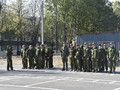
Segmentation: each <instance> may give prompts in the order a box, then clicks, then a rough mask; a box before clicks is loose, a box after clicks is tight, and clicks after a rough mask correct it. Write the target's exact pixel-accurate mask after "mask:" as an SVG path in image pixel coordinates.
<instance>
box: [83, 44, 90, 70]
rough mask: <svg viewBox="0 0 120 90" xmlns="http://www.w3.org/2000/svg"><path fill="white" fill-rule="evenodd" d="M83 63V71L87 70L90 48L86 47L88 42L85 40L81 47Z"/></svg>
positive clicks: (88, 68)
mask: <svg viewBox="0 0 120 90" xmlns="http://www.w3.org/2000/svg"><path fill="white" fill-rule="evenodd" d="M83 54H84V56H83V64H84V72H86V71H87V72H89V71H90V49H89V47H88V44H87V43H86V42H85V43H84V48H83Z"/></svg>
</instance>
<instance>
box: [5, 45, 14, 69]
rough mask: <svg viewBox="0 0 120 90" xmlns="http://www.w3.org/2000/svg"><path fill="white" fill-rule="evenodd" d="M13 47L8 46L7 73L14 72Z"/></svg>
mask: <svg viewBox="0 0 120 90" xmlns="http://www.w3.org/2000/svg"><path fill="white" fill-rule="evenodd" d="M12 55H13V52H12V47H11V46H9V45H8V46H7V50H6V57H7V71H10V69H11V71H13V63H12Z"/></svg>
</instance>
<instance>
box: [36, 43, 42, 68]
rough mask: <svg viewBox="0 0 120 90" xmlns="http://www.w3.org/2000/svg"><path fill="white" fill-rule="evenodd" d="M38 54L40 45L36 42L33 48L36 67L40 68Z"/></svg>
mask: <svg viewBox="0 0 120 90" xmlns="http://www.w3.org/2000/svg"><path fill="white" fill-rule="evenodd" d="M40 55H41V51H40V47H39V44H37V45H36V48H35V62H36V69H40V64H41V59H40Z"/></svg>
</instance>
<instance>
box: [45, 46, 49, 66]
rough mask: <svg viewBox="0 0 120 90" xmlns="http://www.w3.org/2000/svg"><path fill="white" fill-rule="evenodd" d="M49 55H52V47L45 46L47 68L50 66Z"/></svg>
mask: <svg viewBox="0 0 120 90" xmlns="http://www.w3.org/2000/svg"><path fill="white" fill-rule="evenodd" d="M49 56H50V49H49V48H48V46H47V45H46V46H45V63H46V68H48V67H49Z"/></svg>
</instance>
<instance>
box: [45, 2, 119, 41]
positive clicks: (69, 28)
mask: <svg viewBox="0 0 120 90" xmlns="http://www.w3.org/2000/svg"><path fill="white" fill-rule="evenodd" d="M45 2H46V6H45V11H46V12H45V35H46V36H45V38H48V37H49V39H51V38H52V37H56V36H55V34H56V26H57V27H58V28H57V32H58V33H57V35H58V41H59V42H62V41H63V38H64V36H65V35H66V36H67V40H68V42H69V41H70V40H71V39H72V38H73V37H75V36H76V35H77V34H80V33H91V32H93V33H99V32H109V31H117V30H118V29H117V28H118V26H117V24H118V17H117V15H116V14H117V13H119V12H118V11H117V12H114V10H113V8H112V5H111V3H110V2H107V0H46V1H45ZM119 3H120V2H119ZM117 5H118V4H117ZM56 8H57V9H56ZM116 10H118V9H116ZM64 25H66V27H65V30H66V32H67V33H64ZM51 28H52V29H51ZM48 34H49V35H48ZM51 35H52V36H51ZM53 39H54V40H53ZM53 39H51V40H53V41H55V38H53Z"/></svg>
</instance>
